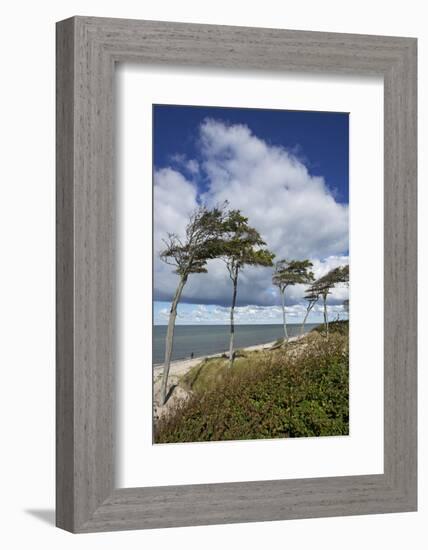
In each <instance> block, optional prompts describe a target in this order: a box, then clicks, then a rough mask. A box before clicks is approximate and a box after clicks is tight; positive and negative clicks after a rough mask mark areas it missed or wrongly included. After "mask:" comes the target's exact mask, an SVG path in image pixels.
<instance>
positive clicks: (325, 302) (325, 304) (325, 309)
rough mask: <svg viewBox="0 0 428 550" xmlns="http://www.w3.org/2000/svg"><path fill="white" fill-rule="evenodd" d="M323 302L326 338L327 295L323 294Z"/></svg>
mask: <svg viewBox="0 0 428 550" xmlns="http://www.w3.org/2000/svg"><path fill="white" fill-rule="evenodd" d="M323 302H324V326H325V334H326V337H327V338H328V313H327V295H326V294H324V295H323Z"/></svg>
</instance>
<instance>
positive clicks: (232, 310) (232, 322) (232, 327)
mask: <svg viewBox="0 0 428 550" xmlns="http://www.w3.org/2000/svg"><path fill="white" fill-rule="evenodd" d="M232 281H233V296H232V307H231V308H230V341H229V368H230V367H232V366H233V359H234V357H233V356H234V351H233V344H234V340H235V320H234V313H235V304H236V293H237V289H238V270H237V269H236V271H235V273H234V276H233V279H232Z"/></svg>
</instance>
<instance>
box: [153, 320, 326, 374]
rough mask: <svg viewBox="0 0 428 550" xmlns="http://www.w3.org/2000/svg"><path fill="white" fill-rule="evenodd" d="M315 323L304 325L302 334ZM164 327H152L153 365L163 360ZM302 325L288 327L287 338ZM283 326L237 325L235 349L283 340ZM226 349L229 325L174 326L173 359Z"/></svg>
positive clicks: (298, 330)
mask: <svg viewBox="0 0 428 550" xmlns="http://www.w3.org/2000/svg"><path fill="white" fill-rule="evenodd" d="M315 326H317V324H310V323H309V324H307V325H306V326H305V332H307V331H309V330H311V329H312V328H313V327H315ZM166 328H167V327H166V326H163V325H162V326H161V325H156V326H154V327H153V363H154V364H155V365H157V364H160V363H162V362H163V360H164V354H165V336H166ZM300 328H301V325H287V329H288V335H289V336H296V335H297V334H299V333H300ZM283 335H284V329H283V327H282V325H236V326H235V349H239V348H246V347H248V346H257V345H258V344H267V343H268V342H273V341H274V340H277V339H278V338H282V336H283ZM228 348H229V325H182V326H176V327H175V332H174V347H173V351H172V359H173V361H174V360H177V359H187V358H189V357H190V355H191V353H192V352H193V354H194V356H195V357H200V356H202V355H213V354H215V353H221V352H223V351H225V350H227V349H228Z"/></svg>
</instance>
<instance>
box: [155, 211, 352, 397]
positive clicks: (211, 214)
mask: <svg viewBox="0 0 428 550" xmlns="http://www.w3.org/2000/svg"><path fill="white" fill-rule="evenodd" d="M163 242H164V249H163V250H162V251H161V253H160V258H161V259H162V260H163V261H164V262H165V263H167V264H169V265H172V266H173V267H174V271H175V273H176V274H177V275H178V277H179V279H178V285H177V288H176V291H175V294H174V297H173V299H172V302H171V307H170V312H169V320H168V329H167V333H166V339H165V359H164V368H163V373H162V383H161V392H160V404H161V406H163V405H165V404H166V401H167V398H168V376H169V370H170V364H171V357H172V349H173V339H174V327H175V322H176V317H177V307H178V304H179V302H180V298H181V295H182V292H183V289H184V286H185V285H186V283H187V281H188V278H189V276H190V275H191V274H194V273H206V272H207V262H208V260H212V259H215V258H221V259H222V260H223V261H224V262H225V264H226V268H227V271H228V273H229V277H230V279H231V281H232V299H231V305H230V337H229V354H228V367H229V368H231V367H233V366H234V360H235V351H234V334H235V321H234V311H235V306H236V300H237V292H238V280H239V274H240V272H241V271H242V270H243V269H244V268H245V267H246V266H249V265H251V266H259V267H265V268H267V267H272V266H273V259H274V257H275V254H273V253H272V252H271V251H270V250H269V249H268V248H267V246H266V242H265V241H264V240H263V238H262V236H261V235H260V233H259V232H258V231H257V229H255V228H254V227H252V226H251V225H250V224H249V222H248V218H246V217H245V216H244V215H243V214H242V212H241V211H240V210H232V209H229V208H228V202H227V201H226V202H224V203H223V204H222V205H221V206H216V207H214V208H211V209H209V208H207V207H206V206H200V207H198V208H197V209H196V210H195V211H194V212H193V214H192V215H191V216H190V218H189V221H188V224H187V227H186V231H185V236H184V238H183V239H181V238H180V237H179V236H178V235H176V234H175V233H169V234H168V235H167V238H166V239H164V240H163ZM312 267H313V264H312V262H311V261H309V260H308V259H303V260H302V259H300V260H297V259H291V260H290V259H289V260H287V259H281V260H279V261H277V262H276V263H275V266H274V271H273V274H272V283H273V285H274V286H276V287H277V288H278V289H279V292H280V295H281V306H282V314H283V326H284V342H283V343H284V344H287V343H288V332H287V318H286V305H285V301H286V300H285V293H286V289H287V288H288V287H290V286H294V285H297V284H299V285H310V286H309V287H308V288H307V289H306V291H305V298H306V300H307V308H306V313H305V316H304V319H303V322H302V328H301V334H302V335H303V333H304V327H305V323H306V320H307V318H308V316H309V313H310V312H311V310H312V309H313V307H314V306H315V304H316V303H317V302H318V300H319V299H320V298H322V301H323V313H324V329H325V330H324V334H325V336H326V337H327V339H328V336H329V319H328V310H327V298H328V295H329V294H330V293H331V291H332V289H333V288H334V287H335V286H336V285H338V284H349V266H347V265H345V266H339V267H336V268H334V269H332V270H330V271H329V272H328V273H327V274H325V275H324V276H322V277H320V278H318V279H317V280H314V273H313V271H312ZM345 307H346V308H349V302H347V303H346V305H345Z"/></svg>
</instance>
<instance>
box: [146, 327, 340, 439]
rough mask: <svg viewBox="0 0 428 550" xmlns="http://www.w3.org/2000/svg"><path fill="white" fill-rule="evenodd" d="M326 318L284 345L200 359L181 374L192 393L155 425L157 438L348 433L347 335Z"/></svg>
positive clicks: (273, 436)
mask: <svg viewBox="0 0 428 550" xmlns="http://www.w3.org/2000/svg"><path fill="white" fill-rule="evenodd" d="M347 329H348V327H347V324H346V323H331V325H330V335H329V338H328V339H327V338H325V336H323V335H322V334H321V333H320V331H314V332H312V333H310V334H309V335H308V336H307V337H306V338H305V339H304V340H301V341H297V342H292V343H290V344H289V345H288V346H287V347H286V348H280V349H276V350H273V351H259V352H241V353H237V358H236V359H235V362H234V365H233V367H232V368H229V367H228V361H227V359H224V358H211V359H206V360H204V361H203V362H202V363H201V364H200V365H198V366H197V367H194V368H193V369H191V370H190V371H189V372H188V373H187V374H186V375H185V376H184V377H182V379H181V381H180V385H182V386H183V387H184V388H185V389H186V390H187V391H189V392H190V394H191V397H190V398H189V399H188V400H187V401H184V402H181V403H177V405H176V406H175V407H174V408H172V409H171V411H170V413H169V414H168V415H167V416H165V417H162V418H161V419H160V420H159V422H158V424H157V426H156V430H155V441H156V442H157V443H171V442H186V441H216V440H217V441H218V440H239V439H261V438H268V439H271V438H284V437H310V436H327V435H330V436H331V435H347V434H348V430H349V418H348V414H349V413H348V411H349V403H348V335H347Z"/></svg>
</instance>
